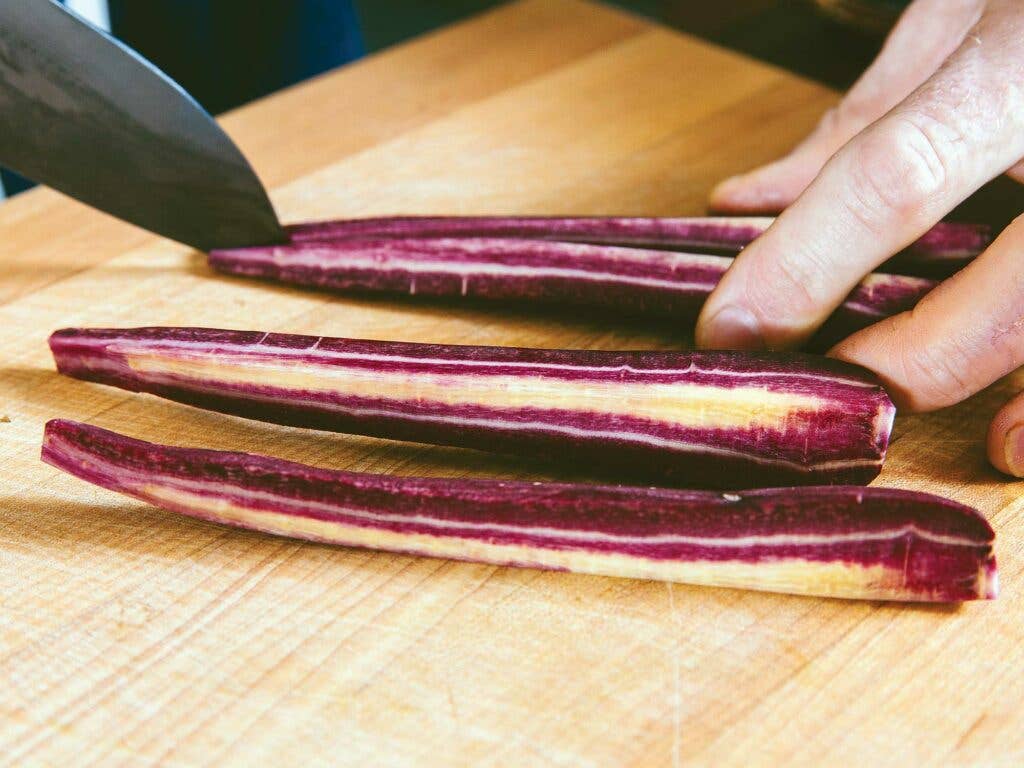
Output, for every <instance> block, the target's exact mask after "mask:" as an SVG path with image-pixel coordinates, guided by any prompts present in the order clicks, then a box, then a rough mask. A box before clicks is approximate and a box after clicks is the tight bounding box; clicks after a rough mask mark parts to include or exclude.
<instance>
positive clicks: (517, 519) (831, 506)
mask: <svg viewBox="0 0 1024 768" xmlns="http://www.w3.org/2000/svg"><path fill="white" fill-rule="evenodd" d="M42 458H43V460H44V461H46V462H47V463H49V464H52V465H53V466H55V467H57V468H59V469H62V470H64V471H66V472H69V473H70V474H72V475H75V476H77V477H80V478H82V479H84V480H87V481H89V482H91V483H94V484H96V485H99V486H101V487H103V488H108V489H110V490H113V491H118V492H120V493H124V494H127V495H129V496H132V497H134V498H137V499H141V500H142V501H145V502H148V503H150V504H154V505H156V506H158V507H161V508H163V509H167V510H171V511H173V512H178V513H180V514H185V515H189V516H191V517H197V518H200V519H203V520H209V521H212V522H216V523H223V524H226V525H232V526H236V527H240V528H248V529H252V530H256V531H263V532H265V533H271V534H276V535H280V536H289V537H292V538H298V539H308V540H312V541H318V542H325V543H330V544H341V545H346V546H356V547H367V548H370V549H382V550H387V551H391V552H403V553H409V554H417V555H429V556H434V557H447V558H455V559H459V560H471V561H476V562H484V563H494V564H498V565H519V566H530V567H538V568H554V569H561V570H568V571H576V572H579V573H591V574H600V575H607V576H621V577H629V578H643V579H662V580H667V581H678V582H684V583H688V584H706V585H711V586H723V587H739V588H746V589H757V590H767V591H772V592H789V593H794V594H803V595H822V596H829V597H846V598H862V599H868V600H908V601H910V600H913V601H929V602H960V601H963V600H975V599H991V598H994V597H995V596H996V593H997V590H998V582H997V572H996V562H995V557H994V556H993V553H992V547H993V539H994V534H993V532H992V529H991V528H990V527H989V525H988V523H986V522H985V520H984V518H982V517H981V516H980V515H979V514H978V513H977V512H975V511H974V510H972V509H971V508H969V507H965V506H962V505H960V504H957V503H955V502H952V501H948V500H946V499H942V498H939V497H937V496H930V495H927V494H922V493H911V492H908V491H899V490H893V489H888V488H856V487H819V488H784V489H775V490H758V491H744V492H741V493H735V494H730V493H713V492H697V491H679V490H670V489H655V488H630V487H623V486H601V485H569V484H561V483H524V482H502V481H495V480H465V479H461V480H453V479H440V478H420V477H394V476H387V475H372V474H360V473H354V472H342V471H336V470H329V469H321V468H318V467H310V466H305V465H303V464H295V463H292V462H288V461H282V460H280V459H274V458H269V457H266V456H255V455H252V454H246V453H227V452H223V451H209V450H197V449H190V448H178V447H171V446H166V445H156V444H153V443H147V442H143V441H141V440H134V439H132V438H129V437H125V436H123V435H119V434H117V433H115V432H108V431H107V430H104V429H100V428H98V427H93V426H89V425H86V424H80V423H76V422H72V421H63V420H55V421H51V422H50V423H49V424H47V425H46V433H45V436H44V438H43V450H42Z"/></svg>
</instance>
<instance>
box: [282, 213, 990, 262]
mask: <svg viewBox="0 0 1024 768" xmlns="http://www.w3.org/2000/svg"><path fill="white" fill-rule="evenodd" d="M773 221H774V219H773V218H770V217H728V216H707V217H699V216H698V217H686V218H649V217H622V216H579V217H554V216H396V217H389V218H376V219H341V220H337V221H322V222H310V223H306V224H293V225H291V226H290V227H287V230H288V233H289V235H290V236H291V238H292V241H293V242H295V243H302V242H310V241H328V242H334V241H337V240H342V239H353V238H354V239H363V240H365V239H378V238H423V237H444V238H451V237H503V238H518V239H532V240H537V239H543V240H560V241H563V242H582V243H593V244H597V245H627V246H636V247H646V248H659V249H665V250H687V249H699V250H713V251H715V252H719V253H737V252H739V251H740V250H741V249H742V248H744V247H745V246H747V245H749V244H750V243H751V242H752V241H753V240H754V238H756V237H758V236H759V235H761V234H762V233H763V232H764V231H765V230H766V229H768V227H769V226H770V225H771V223H772V222H773ZM991 240H992V230H991V228H990V227H988V226H986V225H984V224H969V223H964V222H940V223H939V224H936V225H935V226H934V227H933V228H932V229H931V230H929V231H928V232H926V233H925V234H924V235H923V236H922V237H921V238H920V239H919V240H917V242H915V243H913V244H911V245H910V246H909V247H908V248H907V249H906V250H905V251H903V253H901V254H899V255H898V256H896V257H895V258H894V260H893V261H892V262H891V263H890V264H888V265H886V266H883V267H882V269H883V271H897V272H900V273H902V274H908V275H920V276H924V277H947V276H949V275H951V274H952V273H953V272H955V271H956V270H958V269H960V268H961V267H962V266H964V264H966V263H967V262H968V261H970V260H971V259H972V258H974V257H975V256H977V255H978V254H979V253H981V252H982V251H983V250H984V249H985V248H986V247H988V244H989V243H990V242H991Z"/></svg>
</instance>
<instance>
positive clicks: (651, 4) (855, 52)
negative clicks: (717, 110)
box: [0, 0, 1024, 218]
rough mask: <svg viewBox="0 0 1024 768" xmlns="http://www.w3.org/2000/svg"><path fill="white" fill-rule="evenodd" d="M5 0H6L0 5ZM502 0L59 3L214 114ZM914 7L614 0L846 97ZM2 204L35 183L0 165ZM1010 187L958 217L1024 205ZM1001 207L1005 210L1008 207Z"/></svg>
mask: <svg viewBox="0 0 1024 768" xmlns="http://www.w3.org/2000/svg"><path fill="white" fill-rule="evenodd" d="M3 1H5V0H0V2H3ZM504 1H505V0H62V2H64V3H65V5H67V6H68V7H70V8H71V9H72V10H74V11H75V12H77V13H79V14H81V15H83V16H85V17H86V18H88V19H89V20H91V21H93V22H94V23H96V24H97V25H98V26H101V27H103V28H106V29H109V30H111V31H112V33H113V34H114V35H116V36H117V37H119V38H121V39H122V40H124V41H125V42H126V43H128V44H129V45H131V46H132V47H134V48H135V49H137V50H138V51H139V52H140V53H142V54H143V55H144V56H146V57H147V58H149V59H150V60H151V61H153V62H154V63H155V64H156V65H157V66H159V67H160V68H162V69H163V70H164V71H165V72H167V73H168V74H169V75H170V76H171V77H173V78H174V79H175V80H177V81H178V82H179V83H181V85H183V86H184V87H185V89H186V90H188V91H189V92H190V93H191V94H192V95H193V96H195V97H196V99H197V100H198V101H199V102H200V103H201V104H202V105H203V106H204V107H206V109H207V110H208V111H210V112H211V113H213V114H219V113H221V112H224V111H225V110H228V109H232V108H234V107H236V106H239V105H241V104H245V103H246V102H249V101H252V100H253V99H256V98H259V97H260V96H264V95H266V94H268V93H272V92H274V91H276V90H279V89H281V88H284V87H286V86H288V85H292V84H294V83H297V82H300V81H302V80H304V79H306V78H308V77H312V76H314V75H316V74H319V73H321V72H323V71H325V70H328V69H332V68H334V67H337V66H340V65H342V64H345V63H348V62H350V61H354V60H356V59H359V58H360V57H362V56H364V55H366V54H368V53H373V52H374V51H377V50H380V49H382V48H386V47H388V46H391V45H394V44H396V43H399V42H401V41H403V40H406V39H408V38H410V37H414V36H416V35H420V34H423V33H425V32H428V31H430V30H432V29H435V28H437V27H441V26H444V25H446V24H450V23H453V22H456V21H459V20H460V19H463V18H465V17H467V16H470V15H472V14H475V13H481V12H484V11H486V10H488V9H490V8H492V7H494V6H497V5H500V4H501V3H502V2H504ZM907 2H908V0H715V1H714V2H710V3H709V2H705V0H609V4H611V5H617V6H619V7H622V8H625V9H626V10H629V11H631V12H633V13H638V14H641V15H644V16H647V17H650V18H652V19H654V20H656V21H659V22H661V23H663V24H666V25H668V26H672V27H675V28H677V29H680V30H683V31H685V32H688V33H690V34H693V35H697V36H699V37H702V38H704V39H706V40H710V41H712V42H714V43H717V44H719V45H722V46H725V47H728V48H732V49H734V50H737V51H740V52H743V53H746V54H748V55H750V56H753V57H755V58H758V59H761V60H763V61H767V62H770V63H773V64H775V65H778V66H781V67H783V68H785V69H788V70H791V71H793V72H796V73H799V74H801V75H803V76H805V77H808V78H811V79H814V80H817V81H819V82H822V83H824V84H826V85H829V86H831V87H833V88H836V89H839V90H844V89H846V88H847V87H849V85H850V84H851V83H852V82H853V81H854V80H855V79H856V77H857V76H858V74H859V73H860V72H861V71H863V69H864V68H865V67H866V66H867V65H868V64H869V63H870V61H871V60H872V58H874V56H875V55H876V53H877V52H878V49H879V48H880V46H881V43H882V40H883V38H884V35H885V33H886V31H887V30H888V29H889V28H890V26H891V25H892V23H893V22H894V21H895V19H896V18H897V17H898V15H899V12H900V11H901V10H902V9H903V8H904V7H905V6H906V5H907ZM0 182H2V184H0V198H2V194H3V190H6V193H7V194H8V195H10V194H14V193H16V192H18V191H20V190H22V189H25V188H27V187H28V186H30V182H28V181H27V180H25V179H21V178H19V177H17V176H15V175H14V174H10V173H8V172H5V171H2V170H0ZM1021 189H1022V188H1021V187H1020V186H1019V185H1014V184H1012V183H1010V182H1006V181H1005V180H1002V181H999V182H997V183H995V184H994V186H993V185H990V188H989V189H988V190H985V191H984V193H983V194H981V195H980V196H975V198H976V199H975V200H973V201H972V203H971V205H970V206H969V207H968V209H967V211H966V212H964V211H961V213H962V214H963V215H968V216H971V215H973V214H974V210H977V211H983V212H984V213H985V214H987V215H986V216H985V217H984V218H989V217H990V216H991V215H992V214H993V212H994V211H996V210H997V209H999V213H998V214H997V217H1000V218H1002V217H1006V216H1010V215H1012V214H1013V213H1015V212H1019V210H1021V208H1022V207H1024V195H1022V193H1021ZM1003 208H1005V209H1006V211H1005V212H1004V211H1002V209H1003Z"/></svg>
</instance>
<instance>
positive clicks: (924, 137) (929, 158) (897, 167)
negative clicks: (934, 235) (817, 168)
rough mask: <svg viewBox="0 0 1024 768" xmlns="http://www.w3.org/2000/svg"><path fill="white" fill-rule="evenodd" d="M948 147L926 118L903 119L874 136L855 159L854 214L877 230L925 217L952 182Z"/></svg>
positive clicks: (870, 134)
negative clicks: (894, 219)
mask: <svg viewBox="0 0 1024 768" xmlns="http://www.w3.org/2000/svg"><path fill="white" fill-rule="evenodd" d="M946 145H947V140H946V139H945V138H944V137H942V136H941V135H940V132H939V131H936V130H934V129H933V128H931V127H930V126H929V121H926V120H921V121H918V120H914V119H911V118H902V119H899V120H897V121H894V122H893V123H892V124H891V125H889V126H887V127H886V128H885V129H884V130H877V131H873V132H870V133H869V134H868V135H867V136H866V137H865V140H864V142H863V144H862V145H861V147H860V151H859V152H858V153H857V154H856V156H855V157H854V160H853V168H852V173H851V183H852V191H853V213H854V214H855V215H857V217H858V218H859V219H861V220H862V221H863V222H864V223H865V224H866V225H867V226H868V227H869V228H870V229H872V230H874V229H880V228H884V227H886V226H888V224H889V223H890V222H891V221H892V220H893V218H894V217H899V218H901V219H902V218H908V217H919V216H921V215H922V214H924V213H926V211H927V209H928V208H929V207H930V206H931V204H932V203H933V202H934V201H935V200H936V199H937V198H939V197H941V196H942V194H943V193H944V192H945V190H946V189H947V186H948V184H949V176H950V173H949V161H948V156H949V151H948V148H947V146H946Z"/></svg>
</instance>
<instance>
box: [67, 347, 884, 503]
mask: <svg viewBox="0 0 1024 768" xmlns="http://www.w3.org/2000/svg"><path fill="white" fill-rule="evenodd" d="M50 348H51V350H52V351H53V355H54V358H55V360H56V362H57V368H58V369H59V370H60V371H61V372H62V373H65V374H67V375H69V376H74V377H76V378H79V379H84V380H87V381H97V382H102V383H105V384H111V385H113V386H117V387H121V388H122V389H127V390H131V391H140V392H151V393H154V394H157V395H160V396H162V397H167V398H170V399H172V400H178V401H180V402H185V403H191V404H193V405H197V406H200V407H205V408H211V409H213V410H219V411H224V412H227V413H234V414H239V415H242V416H247V417H249V418H255V419H261V420H264V421H271V422H276V423H282V424H292V425H299V426H306V427H314V428H317V429H327V430H334V431H340V432H350V433H356V434H363V435H374V436H378V437H386V438H394V439H399V440H414V441H419V442H427V443H438V444H444V445H458V446H465V447H471V448H480V449H483V450H493V451H504V452H513V453H520V454H525V455H527V456H547V457H556V458H557V459H558V460H559V461H560V462H561V463H563V464H567V465H569V466H570V467H576V468H579V469H583V470H587V471H590V470H592V469H594V468H600V471H601V472H602V473H604V474H605V475H613V476H619V477H623V476H626V477H629V476H633V477H643V478H645V479H654V480H658V481H669V482H673V483H686V484H694V485H701V486H706V487H721V488H727V487H732V488H736V487H751V486H756V485H801V484H822V483H836V484H838V483H866V482H868V481H869V480H871V478H873V477H875V475H877V474H878V472H879V469H880V468H881V465H882V459H883V457H884V455H885V449H886V446H887V444H888V439H889V433H890V430H891V426H892V420H893V416H894V412H895V409H894V407H893V404H892V401H891V400H890V399H889V396H888V395H887V394H886V393H885V390H884V389H883V388H882V387H881V385H880V384H879V382H878V381H877V379H876V378H875V377H874V376H873V375H872V374H871V373H870V372H868V371H866V370H865V369H862V368H859V367H857V366H852V365H848V364H846V363H841V362H839V361H836V360H831V359H828V358H824V357H814V356H809V355H796V354H771V353H765V354H749V353H736V352H599V351H588V350H544V349H520V348H513V347H477V346H451V345H439V344H409V343H402V342H390V341H363V340H354V339H333V338H327V337H316V336H293V335H286V334H275V333H260V332H248V331H223V330H211V329H201V328H137V329H126V330H117V329H111V330H106V329H66V330H62V331H57V332H56V333H54V334H53V335H52V336H51V337H50Z"/></svg>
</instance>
